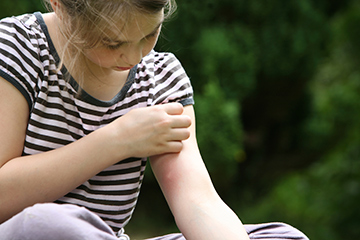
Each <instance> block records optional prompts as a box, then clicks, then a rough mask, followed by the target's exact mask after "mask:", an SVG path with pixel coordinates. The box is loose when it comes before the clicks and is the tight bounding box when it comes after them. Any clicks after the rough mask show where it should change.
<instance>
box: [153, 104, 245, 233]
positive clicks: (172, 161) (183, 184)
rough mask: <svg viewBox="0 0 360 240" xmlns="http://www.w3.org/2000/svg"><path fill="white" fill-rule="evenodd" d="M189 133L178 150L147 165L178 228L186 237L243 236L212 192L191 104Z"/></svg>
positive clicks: (240, 227)
mask: <svg viewBox="0 0 360 240" xmlns="http://www.w3.org/2000/svg"><path fill="white" fill-rule="evenodd" d="M184 114H186V115H188V116H190V117H191V119H192V122H193V124H192V126H191V127H190V132H191V136H190V138H189V139H187V140H185V141H183V145H184V146H183V149H182V151H181V152H180V153H170V154H163V155H159V156H155V157H152V158H151V160H150V161H151V166H152V169H153V171H154V174H155V176H156V178H157V180H158V182H159V184H160V187H161V189H162V191H163V193H164V195H165V198H166V200H167V202H168V204H169V206H170V209H171V211H172V213H173V215H174V217H175V220H176V223H177V225H178V227H179V229H180V231H181V232H182V233H183V234H184V236H185V238H186V239H188V240H192V239H196V240H202V239H204V240H208V239H212V240H215V239H219V240H245V239H249V238H248V235H247V233H246V231H245V229H244V227H243V225H242V223H241V221H240V220H239V218H238V217H237V216H236V215H235V213H234V212H233V211H232V210H231V209H230V208H229V207H228V206H227V205H226V204H225V203H224V202H223V201H222V200H221V199H220V197H219V196H218V194H217V193H216V191H215V189H214V187H213V185H212V182H211V179H210V177H209V175H208V172H207V170H206V167H205V165H204V163H203V161H202V158H201V155H200V153H199V150H198V147H197V142H196V136H195V117H194V111H193V107H192V106H187V107H185V111H184Z"/></svg>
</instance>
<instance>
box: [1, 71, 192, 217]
mask: <svg viewBox="0 0 360 240" xmlns="http://www.w3.org/2000/svg"><path fill="white" fill-rule="evenodd" d="M182 111H183V108H182V106H181V105H180V104H169V105H162V106H156V107H150V108H142V109H141V108H140V109H136V110H133V111H130V112H129V113H128V114H126V115H124V116H123V117H121V118H119V119H117V120H115V121H114V122H113V123H111V124H109V125H107V126H106V127H103V128H101V129H99V130H96V131H94V132H92V133H91V134H89V135H87V136H85V137H83V138H81V139H80V140H78V141H75V142H74V143H71V144H68V145H66V146H64V147H61V148H59V149H56V150H52V151H49V152H45V153H40V154H36V155H31V156H21V154H22V150H23V147H24V139H25V133H26V127H27V124H28V117H29V109H28V105H27V102H26V101H25V99H24V97H23V96H22V95H21V94H20V92H19V91H18V90H17V89H16V88H15V87H14V86H12V85H11V84H10V83H9V82H7V81H6V80H4V79H2V78H1V77H0V116H1V117H0V193H1V194H0V223H1V222H3V221H5V220H7V219H9V218H10V217H12V216H13V215H15V214H16V213H18V212H20V211H21V210H23V209H24V208H25V207H28V206H31V205H33V204H35V203H41V202H50V201H54V200H56V199H58V198H60V197H62V196H64V195H65V194H66V193H68V192H69V191H71V190H73V189H74V188H76V187H77V186H79V185H80V184H82V183H83V182H85V181H86V180H87V179H89V178H91V177H92V176H94V175H96V174H97V173H98V172H100V171H102V170H103V169H105V168H107V167H109V166H111V165H113V164H115V163H117V162H118V161H120V160H122V159H126V158H128V157H145V156H149V155H153V154H159V153H165V152H179V151H180V150H181V149H182V142H181V140H184V139H186V138H188V137H189V131H188V129H187V127H188V126H189V125H190V118H188V117H185V118H183V117H182V116H181V113H182ZM121 126H122V127H121ZM139 128H140V129H141V131H139ZM135 133H136V134H135ZM123 139H127V141H123ZM134 146H135V147H134Z"/></svg>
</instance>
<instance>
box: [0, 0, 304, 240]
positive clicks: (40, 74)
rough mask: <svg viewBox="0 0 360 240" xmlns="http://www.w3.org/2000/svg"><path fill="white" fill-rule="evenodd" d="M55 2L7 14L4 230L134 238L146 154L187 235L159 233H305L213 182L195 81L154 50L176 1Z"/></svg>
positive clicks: (2, 88)
mask: <svg viewBox="0 0 360 240" xmlns="http://www.w3.org/2000/svg"><path fill="white" fill-rule="evenodd" d="M48 3H49V4H50V6H51V7H52V10H53V12H50V13H47V14H40V13H34V14H26V15H22V16H18V17H13V18H6V19H3V20H2V21H1V22H0V34H1V35H0V36H1V37H0V116H1V118H0V126H1V127H0V136H1V138H0V153H1V154H0V167H1V168H0V192H1V195H0V222H1V225H0V239H6V240H8V239H22V240H24V239H37V240H42V239H47V240H49V239H59V240H60V239H62V240H63V239H67V240H71V239H118V238H119V239H129V238H128V236H127V235H126V234H125V233H124V226H125V225H126V224H127V223H128V221H129V220H130V217H131V215H132V212H133V210H134V207H135V204H136V201H137V197H138V195H139V190H140V186H141V182H142V180H143V174H144V170H145V165H146V159H147V157H150V163H151V166H152V168H153V171H154V173H155V176H156V178H157V180H158V182H159V184H160V186H161V189H162V191H163V193H164V195H165V197H166V200H167V202H168V204H169V206H170V209H171V211H172V213H173V215H174V217H175V220H176V223H177V225H178V227H179V229H180V231H181V233H182V234H173V235H167V236H163V237H157V238H154V239H157V240H159V239H185V238H186V239H188V240H191V239H196V240H201V239H206V240H209V239H219V240H220V239H221V240H224V239H231V240H233V239H249V236H250V238H257V239H258V238H266V239H269V238H273V239H276V238H281V239H306V237H305V236H304V235H303V234H302V233H301V232H299V231H298V230H296V229H294V228H292V227H290V226H288V225H285V224H261V225H246V226H245V227H244V226H243V225H242V223H241V221H240V220H239V219H238V217H237V216H236V215H235V214H234V213H233V212H232V211H231V210H230V209H229V208H228V207H227V206H226V205H225V204H224V202H223V201H222V200H221V199H220V198H219V196H218V195H217V193H216V191H215V190H214V187H213V185H212V183H211V180H210V178H209V175H208V173H207V171H206V168H205V166H204V164H203V161H202V159H201V156H200V154H199V150H198V147H197V143H196V138H195V117H194V111H193V107H192V104H193V103H194V102H193V97H192V96H193V92H192V88H191V85H190V81H189V79H188V77H187V76H186V74H185V71H184V70H183V68H182V67H181V65H180V63H179V62H178V60H177V59H176V58H175V57H174V56H173V55H172V54H169V53H157V52H155V51H154V50H153V48H154V46H155V43H156V41H157V38H158V36H159V33H160V30H161V26H162V24H163V22H164V20H165V19H166V18H167V16H168V15H169V14H171V12H172V10H173V9H174V4H175V3H174V2H172V1H171V0H101V1H100V0H50V1H49V2H48ZM116 233H117V234H118V238H117V237H116Z"/></svg>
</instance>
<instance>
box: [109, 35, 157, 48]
mask: <svg viewBox="0 0 360 240" xmlns="http://www.w3.org/2000/svg"><path fill="white" fill-rule="evenodd" d="M157 34H158V31H156V32H154V33H152V34H150V35H148V36H146V37H145V38H144V40H148V39H150V38H153V37H155V36H156V35H157ZM123 44H124V43H119V44H116V45H107V44H105V45H106V48H108V49H110V50H117V49H119V48H120V47H121V46H122V45H123Z"/></svg>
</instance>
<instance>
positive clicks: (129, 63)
mask: <svg viewBox="0 0 360 240" xmlns="http://www.w3.org/2000/svg"><path fill="white" fill-rule="evenodd" d="M163 21H164V13H163V11H161V12H159V13H157V14H153V15H145V14H140V13H137V14H136V15H135V16H134V18H133V21H131V22H130V23H127V24H125V25H124V24H123V23H121V22H120V23H119V26H120V28H119V29H121V32H114V31H112V29H109V33H110V34H107V35H106V37H105V36H104V38H103V39H102V41H101V44H100V45H99V46H97V47H94V48H91V49H85V50H84V55H85V57H86V61H87V62H88V64H89V63H90V65H92V66H93V67H100V68H101V69H102V70H115V71H127V70H129V69H130V68H132V67H133V66H134V65H136V64H138V63H139V62H140V60H141V59H142V58H143V57H144V56H146V55H147V54H148V53H149V52H150V51H151V50H152V49H153V48H154V46H155V44H156V42H157V39H158V36H159V34H160V30H161V26H162V22H163ZM93 70H95V69H93Z"/></svg>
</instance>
